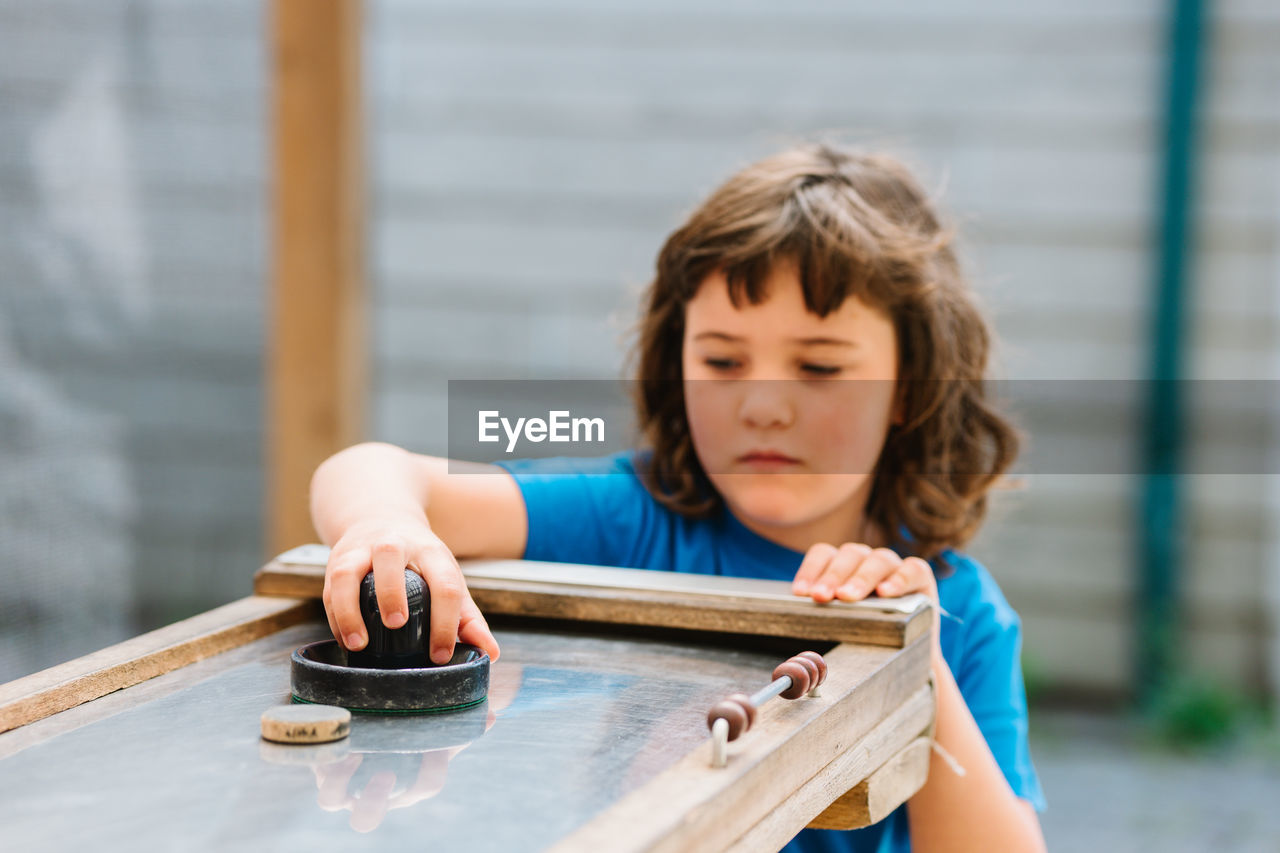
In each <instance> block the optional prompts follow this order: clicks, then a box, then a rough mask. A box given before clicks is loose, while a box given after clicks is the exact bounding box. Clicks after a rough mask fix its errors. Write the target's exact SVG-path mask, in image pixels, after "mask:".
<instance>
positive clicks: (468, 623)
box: [458, 593, 501, 662]
mask: <svg viewBox="0 0 1280 853" xmlns="http://www.w3.org/2000/svg"><path fill="white" fill-rule="evenodd" d="M458 639H460V640H462V642H464V643H470V644H471V645H473V646H478V647H479V648H482V649H484V650H485V651H486V652H488V653H489V660H491V661H494V662H496V661H497V660H498V655H499V654H501V649H499V648H498V641H497V640H496V639H494V636H493V632H492V631H490V630H489V624H488V623H487V622H485V620H484V616H482V615H481V614H480V608H478V607H476V603H475V602H474V601H472V600H471V594H470V593H468V594H467V597H466V599H465V600H464V601H463V602H462V620H461V621H460V622H459V623H458Z"/></svg>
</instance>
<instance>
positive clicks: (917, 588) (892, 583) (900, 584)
mask: <svg viewBox="0 0 1280 853" xmlns="http://www.w3.org/2000/svg"><path fill="white" fill-rule="evenodd" d="M932 584H933V569H931V568H929V564H928V563H926V562H925V561H924V560H922V559H920V558H919V557H907V558H906V559H905V560H903V561H902V565H900V566H899V567H898V568H897V569H896V570H895V571H894V572H893V574H891V575H889V576H888V577H887V578H885V579H884V580H883V581H881V582H880V584H879V585H878V586H877V587H876V592H877V593H879V594H880V595H883V596H895V595H902V594H903V593H906V592H927V591H928V590H929V589H930V588H931V586H932Z"/></svg>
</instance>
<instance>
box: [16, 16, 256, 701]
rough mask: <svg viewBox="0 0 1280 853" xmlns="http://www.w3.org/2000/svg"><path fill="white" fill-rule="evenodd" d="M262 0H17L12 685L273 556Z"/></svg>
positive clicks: (235, 583)
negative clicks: (265, 446)
mask: <svg viewBox="0 0 1280 853" xmlns="http://www.w3.org/2000/svg"><path fill="white" fill-rule="evenodd" d="M263 60H264V44H263V42H262V8H261V4H260V3H259V2H245V0H236V2H216V3H215V2H192V3H176V2H150V3H143V2H128V3H126V2H95V1H94V0H81V1H80V2H72V0H51V2H38V3H37V2H23V0H4V2H0V105H2V107H0V270H3V272H0V424H2V426H0V576H2V577H3V581H4V582H3V590H2V591H0V680H5V679H7V678H11V677H15V676H17V675H20V674H23V673H24V672H28V671H32V670H35V669H38V668H41V667H44V666H49V665H51V664H53V663H57V662H59V661H61V660H65V659H67V658H70V657H73V656H76V655H80V654H85V653H87V652H90V651H93V650H94V649H96V648H99V647H101V646H103V645H105V644H107V643H109V642H114V641H117V640H120V639H124V638H125V637H127V636H130V635H132V634H133V633H135V632H136V631H137V630H138V629H139V628H142V627H153V626H154V625H156V624H160V623H163V622H168V621H172V620H173V619H175V618H179V617H182V616H186V615H190V614H191V613H194V612H198V611H199V610H203V609H206V608H208V607H209V606H211V605H213V604H218V603H222V602H225V601H228V600H230V599H232V598H234V597H239V596H240V595H243V594H245V593H247V592H248V590H249V588H250V579H251V577H252V572H253V569H254V568H255V567H256V565H257V564H258V563H259V562H260V557H261V553H260V551H261V542H262V536H261V532H260V525H261V523H260V520H259V518H260V514H261V510H260V507H261V502H262V496H261V493H262V488H261V484H260V481H261V474H260V471H259V468H260V451H259V444H260V433H261V428H260V423H259V422H260V420H261V409H262V406H261V402H260V396H261V380H260V374H261V352H262V331H263V305H264V301H263V266H264V258H265V216H264V214H265V209H264V207H265V197H264V192H265V188H264V171H263V164H264V154H265V144H266V139H265V126H264V120H265V112H264V104H263V96H264V83H263V80H264V78H263V74H264V65H263Z"/></svg>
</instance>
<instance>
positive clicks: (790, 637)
mask: <svg viewBox="0 0 1280 853" xmlns="http://www.w3.org/2000/svg"><path fill="white" fill-rule="evenodd" d="M326 556H327V549H324V548H322V547H320V546H304V547H302V548H297V549H294V550H293V551H290V552H288V553H286V554H283V555H281V556H280V557H278V558H276V559H275V560H273V561H271V562H270V563H268V564H267V565H266V566H264V567H262V568H261V569H260V570H259V571H258V572H257V574H256V576H255V579H254V594H253V595H252V596H249V597H247V598H244V599H241V600H239V601H236V602H233V603H231V604H228V605H225V606H223V607H219V608H216V609H214V610H211V611H208V612H206V613H202V614H199V615H197V616H194V617H192V618H190V619H187V620H184V621H182V622H178V623H175V624H173V625H169V626H166V627H164V628H161V629H159V630H156V631H152V632H150V633H147V634H143V635H140V636H138V637H135V638H133V639H131V640H128V641H126V642H123V643H120V644H118V645H116V646H112V647H109V648H107V649H103V650H101V651H99V652H95V653H94V654H91V655H88V656H86V657H83V658H79V659H77V660H74V661H70V662H68V663H65V664H61V665H59V666H56V667H53V668H51V669H48V670H45V671H43V672H40V673H36V674H34V675H31V676H27V677H25V678H21V679H18V680H16V681H13V682H10V683H9V684H6V685H0V732H2V734H0V827H3V840H4V843H3V847H4V848H5V849H11V850H41V851H49V850H76V851H83V850H114V849H129V850H156V849H162V850H209V849H216V850H225V849H254V850H282V851H283V850H288V851H315V853H318V851H327V850H342V851H350V850H374V849H376V850H378V851H384V853H385V851H396V850H410V849H413V850H420V849H430V850H450V851H452V850H457V851H462V850H467V851H488V850H493V851H504V853H506V851H523V850H554V851H565V852H566V853H567V851H588V850H590V851H597V850H609V851H613V850H619V851H640V850H645V851H650V850H655V851H657V850H661V851H690V850H696V851H703V850H708V851H710V850H726V849H734V850H777V849H778V848H780V847H781V846H782V845H784V844H785V843H786V842H787V841H788V840H789V839H790V838H792V837H793V836H794V835H795V834H796V833H797V832H799V831H800V830H801V829H803V828H804V827H806V826H813V827H822V828H843V829H852V828H856V827H859V826H864V825H867V824H869V823H873V822H876V821H878V820H880V819H882V818H883V817H885V816H886V815H887V814H888V813H889V812H890V811H892V810H893V809H894V808H896V807H897V806H898V805H900V804H901V803H902V802H904V801H905V800H906V799H907V798H908V797H910V796H911V795H912V794H913V793H915V791H917V790H919V788H920V786H921V785H922V784H923V783H924V780H925V776H926V774H927V770H928V765H929V751H930V750H929V743H930V737H931V735H932V726H933V717H934V712H935V702H934V695H933V685H932V683H931V680H930V675H929V654H928V650H929V632H930V631H931V630H932V625H933V616H932V612H931V606H932V605H931V604H930V602H929V600H928V599H927V598H924V597H923V596H907V597H903V598H900V599H882V600H876V599H871V600H868V601H864V602H856V603H849V602H832V603H831V604H826V605H820V604H816V603H814V602H813V601H811V600H809V599H804V598H799V597H796V596H793V595H792V594H791V593H790V585H789V584H788V583H786V582H781V581H777V582H775V581H761V580H747V579H741V578H723V577H711V576H702V575H683V574H674V573H668V572H652V571H640V570H628V569H612V568H607V567H596V566H578V565H567V564H557V563H535V562H525V561H471V562H464V563H463V571H464V574H465V575H466V577H467V583H468V586H469V588H470V589H471V592H472V596H473V597H474V599H475V601H476V603H477V605H479V607H480V609H481V611H482V612H484V613H485V615H486V618H487V619H488V620H489V623H490V627H491V628H492V629H493V631H494V634H495V636H496V637H497V639H498V641H499V643H500V645H501V648H502V654H501V657H500V659H499V660H498V661H497V662H495V663H493V665H492V669H491V674H490V688H489V694H488V698H487V699H486V701H485V702H483V703H482V704H480V705H478V706H475V707H472V708H467V709H464V710H460V711H453V712H449V713H438V714H423V715H395V716H388V715H365V714H357V715H355V716H354V717H353V719H352V723H351V734H350V736H349V737H348V738H346V739H345V740H342V741H338V742H336V743H330V744H321V745H286V744H276V743H271V742H268V741H265V740H262V739H261V737H260V734H259V717H260V715H261V714H262V712H263V711H264V710H266V709H267V708H269V707H271V706H273V705H278V704H281V703H283V702H287V701H289V698H290V684H289V660H290V655H291V653H292V652H293V650H294V649H296V648H298V647H299V646H301V645H304V644H306V643H309V642H313V641H316V640H320V639H325V638H327V637H328V636H329V632H328V625H327V623H326V621H325V619H324V614H323V610H322V609H321V605H320V602H319V595H320V591H321V588H322V584H323V572H324V564H325V559H326ZM805 650H811V651H816V652H818V653H819V654H821V655H822V656H823V658H824V659H825V661H826V664H827V668H828V670H827V678H826V681H825V682H824V683H823V685H822V687H821V690H820V691H819V693H820V695H818V696H809V695H806V696H802V697H800V698H798V699H795V700H786V699H782V698H776V699H771V700H769V701H767V702H764V703H763V704H761V705H760V707H759V710H758V714H757V718H756V720H755V722H754V724H753V725H752V726H751V727H750V729H749V730H748V731H747V732H745V733H744V734H743V735H742V736H741V737H740V738H738V739H737V740H735V741H733V742H731V743H729V744H728V753H727V760H726V762H725V763H724V765H723V766H713V761H712V750H713V746H712V743H711V738H710V737H709V735H708V727H707V712H708V709H710V708H711V707H712V706H713V705H715V704H716V703H717V702H719V701H720V700H723V699H725V698H726V696H728V695H730V694H733V693H740V692H741V693H752V692H755V691H757V690H758V689H759V688H762V687H764V686H766V685H768V684H769V682H770V679H771V673H772V672H773V669H774V667H776V666H777V665H778V664H779V663H780V662H782V661H783V660H785V659H787V658H788V657H790V656H791V655H793V654H796V653H797V652H800V651H805Z"/></svg>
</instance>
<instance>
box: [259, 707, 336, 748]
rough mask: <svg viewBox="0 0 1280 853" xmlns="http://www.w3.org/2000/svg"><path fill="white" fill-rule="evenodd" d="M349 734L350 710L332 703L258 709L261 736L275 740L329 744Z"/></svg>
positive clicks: (277, 741)
mask: <svg viewBox="0 0 1280 853" xmlns="http://www.w3.org/2000/svg"><path fill="white" fill-rule="evenodd" d="M349 734H351V712H350V711H348V710H347V709H346V708H339V707H337V706H335V705H277V706H276V707H274V708H268V709H267V710H266V711H263V712H262V736H263V738H265V739H266V740H269V741H274V742H276V743H329V742H330V741H335V740H342V739H343V738H344V737H346V736H347V735H349Z"/></svg>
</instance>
